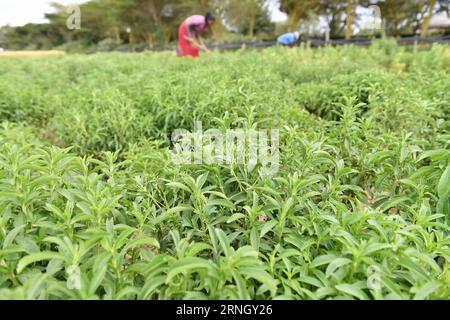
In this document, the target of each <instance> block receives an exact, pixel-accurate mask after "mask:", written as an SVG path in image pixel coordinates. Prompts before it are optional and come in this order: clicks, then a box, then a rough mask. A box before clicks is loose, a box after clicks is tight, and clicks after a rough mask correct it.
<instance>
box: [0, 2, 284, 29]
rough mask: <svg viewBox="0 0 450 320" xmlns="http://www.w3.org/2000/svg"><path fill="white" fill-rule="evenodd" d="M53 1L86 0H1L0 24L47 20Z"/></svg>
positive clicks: (279, 17)
mask: <svg viewBox="0 0 450 320" xmlns="http://www.w3.org/2000/svg"><path fill="white" fill-rule="evenodd" d="M52 2H58V3H61V4H77V3H82V2H86V0H0V26H3V25H7V24H9V25H11V26H21V25H24V24H27V23H30V22H32V23H42V22H45V18H44V14H45V13H50V12H52V7H51V6H50V3H52ZM268 5H269V8H270V11H271V16H272V20H273V21H274V22H278V21H284V20H286V19H287V16H286V14H284V13H282V12H280V11H279V10H278V0H269V3H268Z"/></svg>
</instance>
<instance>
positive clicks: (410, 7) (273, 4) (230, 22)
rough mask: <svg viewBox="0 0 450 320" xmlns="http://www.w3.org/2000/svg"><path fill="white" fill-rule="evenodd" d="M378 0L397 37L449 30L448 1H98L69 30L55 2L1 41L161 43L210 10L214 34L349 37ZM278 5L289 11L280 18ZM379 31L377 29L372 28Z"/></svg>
mask: <svg viewBox="0 0 450 320" xmlns="http://www.w3.org/2000/svg"><path fill="white" fill-rule="evenodd" d="M372 5H377V6H379V8H380V9H381V13H382V25H383V27H384V32H385V34H387V35H390V36H406V35H421V36H422V37H426V36H428V35H429V34H430V33H431V32H440V33H448V32H449V27H448V25H445V24H444V25H439V23H433V20H432V19H433V17H436V15H441V16H442V15H443V16H444V20H445V16H446V15H447V18H446V19H447V20H448V1H447V0H383V1H381V0H351V1H347V0H302V1H296V0H279V1H273V0H91V1H88V2H86V3H84V4H81V5H80V9H81V29H79V30H69V29H68V28H67V26H66V25H67V19H68V18H69V16H70V14H71V13H70V11H69V12H68V7H67V6H64V5H61V4H58V3H57V2H55V3H53V7H54V12H53V13H48V14H46V18H47V20H48V23H42V24H32V23H30V24H26V25H24V26H19V27H11V26H3V27H1V28H0V47H3V48H5V49H9V50H23V49H27V50H46V49H53V48H56V49H60V50H66V51H86V50H93V51H109V50H113V49H120V48H132V49H142V48H160V47H167V46H170V45H173V44H174V43H175V42H176V40H177V34H178V26H179V25H180V23H181V22H182V21H183V20H184V19H185V18H186V17H188V16H189V15H192V14H205V13H206V12H208V11H210V12H212V13H214V14H215V15H216V16H217V18H218V23H216V25H215V26H214V29H213V30H212V37H211V39H212V40H210V41H212V42H215V43H227V42H236V41H245V40H247V41H248V40H256V41H261V40H274V39H275V38H276V37H277V36H278V35H279V34H281V33H283V32H288V31H295V30H300V31H301V32H302V33H303V34H306V35H307V36H321V37H323V36H324V28H325V29H326V28H327V26H328V27H329V31H330V36H331V37H332V38H344V37H345V38H346V39H349V38H350V37H352V36H354V35H362V36H367V35H370V33H368V32H367V31H366V30H365V24H367V12H368V10H369V8H370V7H371V6H372ZM273 10H280V11H281V12H283V13H285V14H286V15H287V20H286V21H278V22H274V21H273V19H272V12H273ZM372 35H373V34H372Z"/></svg>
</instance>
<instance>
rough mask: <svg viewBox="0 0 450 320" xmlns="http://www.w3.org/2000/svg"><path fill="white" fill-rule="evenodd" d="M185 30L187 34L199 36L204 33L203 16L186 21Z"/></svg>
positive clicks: (191, 17)
mask: <svg viewBox="0 0 450 320" xmlns="http://www.w3.org/2000/svg"><path fill="white" fill-rule="evenodd" d="M186 29H187V30H188V32H189V33H191V34H192V33H194V34H199V33H202V32H203V31H205V29H206V21H205V16H200V15H194V16H190V17H189V18H187V19H186Z"/></svg>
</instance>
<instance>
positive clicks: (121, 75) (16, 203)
mask: <svg viewBox="0 0 450 320" xmlns="http://www.w3.org/2000/svg"><path fill="white" fill-rule="evenodd" d="M449 69H450V51H449V49H448V47H446V46H441V45H435V46H433V47H432V48H431V49H430V50H421V51H414V50H409V49H408V48H405V47H402V48H400V47H397V45H396V44H395V43H394V42H389V41H381V42H376V43H375V45H373V46H372V47H370V48H355V47H352V46H346V47H340V48H333V47H325V48H320V49H317V50H316V49H310V48H304V47H300V48H293V49H289V50H285V48H269V49H265V50H263V51H246V50H240V51H238V52H231V53H223V54H216V55H210V56H203V57H202V58H201V61H200V60H195V61H190V60H189V61H188V60H183V59H178V58H176V57H175V56H174V55H173V54H172V53H165V52H162V53H139V54H138V53H133V54H127V55H123V54H111V53H101V54H96V55H90V56H83V55H68V56H63V57H42V58H33V59H18V58H15V59H13V58H4V59H1V60H0V72H1V74H2V77H1V78H0V122H1V126H0V299H375V300H381V299H442V300H444V299H449V298H450V289H449V288H450V271H449V259H450V238H449V236H448V235H449V231H450V229H449V214H450V212H449V199H450V151H449V141H450V135H449V110H450V109H449V97H450V96H449V91H448V87H449V85H450V78H449V74H450V72H449ZM198 122H201V124H202V130H203V131H206V130H208V129H217V130H219V131H220V132H223V133H225V132H226V130H240V129H242V130H250V129H253V130H267V129H278V130H279V151H280V162H279V170H278V171H277V172H276V173H275V174H274V175H273V176H265V175H263V174H261V172H263V171H261V168H262V164H261V163H258V164H256V165H252V166H250V163H249V156H248V154H247V153H245V154H244V163H233V164H231V165H227V164H225V163H221V164H215V163H206V162H204V163H199V164H195V163H190V164H189V163H184V164H179V163H176V162H175V161H174V159H173V157H172V149H173V147H174V142H173V141H171V135H172V133H173V132H174V130H176V129H186V130H188V131H190V132H193V131H194V124H195V123H198Z"/></svg>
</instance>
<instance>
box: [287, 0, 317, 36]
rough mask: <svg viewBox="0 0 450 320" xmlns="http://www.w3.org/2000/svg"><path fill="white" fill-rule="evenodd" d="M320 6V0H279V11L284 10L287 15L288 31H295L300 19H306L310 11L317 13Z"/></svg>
mask: <svg viewBox="0 0 450 320" xmlns="http://www.w3.org/2000/svg"><path fill="white" fill-rule="evenodd" d="M319 8H320V1H317V0H303V1H298V0H281V1H280V11H282V12H285V13H286V14H287V15H288V17H289V29H290V31H296V30H297V28H298V23H299V21H300V20H301V19H308V18H309V16H310V14H311V13H314V14H317V13H318V11H319Z"/></svg>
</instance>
